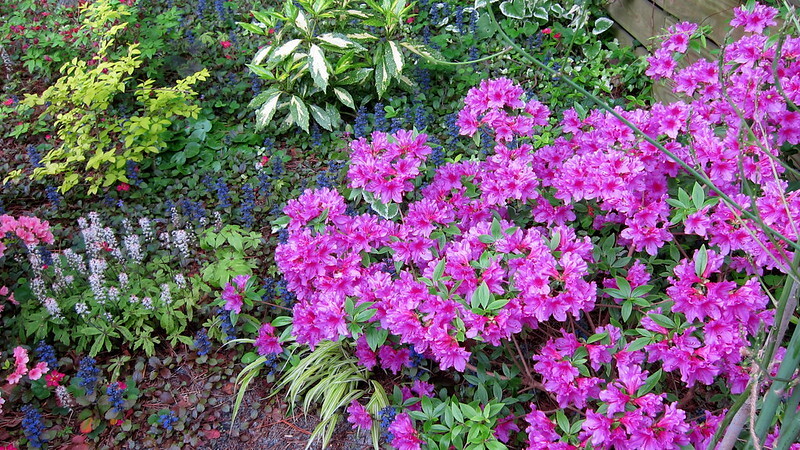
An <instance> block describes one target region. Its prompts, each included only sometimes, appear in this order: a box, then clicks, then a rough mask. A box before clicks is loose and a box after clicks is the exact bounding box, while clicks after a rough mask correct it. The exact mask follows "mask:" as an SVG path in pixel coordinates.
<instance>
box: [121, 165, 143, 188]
mask: <svg viewBox="0 0 800 450" xmlns="http://www.w3.org/2000/svg"><path fill="white" fill-rule="evenodd" d="M125 177H126V178H128V184H132V185H134V186H139V185H141V184H142V179H141V178H139V164H137V163H136V161H134V160H132V159H129V160H127V161H126V162H125Z"/></svg>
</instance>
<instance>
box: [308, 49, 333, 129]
mask: <svg viewBox="0 0 800 450" xmlns="http://www.w3.org/2000/svg"><path fill="white" fill-rule="evenodd" d="M308 67H309V71H310V72H311V78H313V79H314V85H316V86H317V87H318V88H320V89H321V90H322V91H323V92H324V91H326V90H327V89H328V77H329V73H328V62H327V61H326V60H325V53H323V51H322V49H321V48H319V46H318V45H316V44H311V49H310V50H309V51H308ZM320 125H322V124H320Z"/></svg>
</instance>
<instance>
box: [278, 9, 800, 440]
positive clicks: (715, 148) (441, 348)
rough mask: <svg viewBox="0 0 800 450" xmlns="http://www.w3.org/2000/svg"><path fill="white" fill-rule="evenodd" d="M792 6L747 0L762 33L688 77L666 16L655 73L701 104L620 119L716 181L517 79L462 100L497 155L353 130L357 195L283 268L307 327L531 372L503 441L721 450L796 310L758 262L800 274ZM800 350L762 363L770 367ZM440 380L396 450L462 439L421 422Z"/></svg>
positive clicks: (384, 360)
mask: <svg viewBox="0 0 800 450" xmlns="http://www.w3.org/2000/svg"><path fill="white" fill-rule="evenodd" d="M776 12H777V11H775V10H773V9H771V8H767V7H764V6H761V5H757V6H756V7H755V8H753V9H750V10H747V9H745V8H738V9H737V10H736V17H735V20H734V22H733V23H732V25H734V26H738V27H741V28H742V31H743V32H744V36H743V37H742V38H741V39H739V40H738V41H736V42H734V43H732V44H730V45H728V46H726V47H725V48H724V50H723V51H722V53H721V58H722V61H721V64H717V63H716V62H708V61H705V60H700V61H698V62H695V63H693V64H690V65H688V66H686V67H683V68H679V67H678V63H677V61H678V60H679V59H680V57H681V55H682V54H684V53H686V52H687V51H688V49H689V44H690V41H691V40H692V39H693V38H696V37H697V26H696V25H694V24H688V23H681V24H676V25H674V26H672V27H670V28H669V30H668V36H667V37H666V39H665V41H664V42H663V44H662V47H661V49H660V50H658V51H656V52H655V54H654V56H653V57H651V59H650V63H651V66H650V69H649V72H648V73H649V75H651V76H653V77H654V78H656V79H658V78H666V79H668V80H669V81H670V83H674V90H675V92H676V93H679V94H682V95H683V99H684V100H682V101H677V102H675V103H672V104H668V105H662V104H656V105H654V106H653V107H651V108H648V109H634V110H623V109H617V110H616V112H617V114H618V115H620V116H621V117H622V118H624V119H625V120H626V121H628V122H630V123H631V124H633V125H635V127H636V128H638V129H639V130H642V131H643V132H644V133H645V134H646V135H647V136H648V137H649V138H651V139H655V140H656V141H658V142H659V143H660V144H661V145H662V146H663V147H664V148H665V149H667V150H668V151H669V152H670V153H671V155H674V156H675V157H677V158H678V159H679V160H680V161H682V162H683V163H685V164H687V165H688V166H689V167H691V168H693V169H694V170H695V171H696V172H698V173H699V174H701V175H702V176H703V177H704V178H705V179H706V180H707V181H710V183H711V184H713V186H714V189H711V188H709V186H708V185H707V183H705V184H704V183H698V182H697V180H696V178H695V177H692V176H690V174H689V173H687V171H686V170H684V169H683V168H682V167H681V165H680V164H679V163H678V162H677V161H675V160H674V159H672V158H671V157H670V156H669V155H667V154H666V153H665V152H663V151H662V149H659V148H658V147H657V146H655V145H653V144H652V142H649V141H648V140H646V139H645V138H643V137H642V136H641V135H640V134H637V133H635V132H634V131H633V130H632V129H631V127H629V126H628V125H627V124H626V123H624V122H623V121H622V120H620V119H619V118H618V117H615V115H613V114H611V113H610V112H608V111H603V110H600V109H596V110H590V111H583V110H576V109H570V110H567V111H565V112H564V113H563V115H562V116H560V117H553V116H552V114H551V112H550V111H549V110H548V108H547V106H545V105H543V104H542V103H540V102H538V101H537V100H535V99H534V98H533V97H532V96H531V95H530V94H527V93H526V92H525V91H524V90H523V88H522V87H521V86H520V85H518V84H517V83H515V82H514V81H513V80H509V79H505V78H499V79H492V80H484V81H483V82H482V83H481V84H480V86H478V87H475V88H473V89H471V90H470V91H469V92H468V94H467V96H466V99H465V104H464V108H463V109H462V110H461V111H460V113H459V114H458V121H457V124H458V126H459V127H460V131H461V134H463V135H466V136H473V135H474V134H475V133H478V132H479V131H480V130H484V131H486V132H488V133H490V135H491V136H492V137H493V138H494V141H495V144H494V147H493V149H492V151H490V152H489V154H488V155H487V156H486V157H485V158H478V157H471V158H464V159H459V158H457V159H455V160H450V162H448V163H446V164H443V165H441V166H439V167H436V166H434V165H433V163H432V162H430V161H429V160H427V157H428V155H429V154H431V151H432V144H429V143H428V140H427V136H426V135H425V134H417V133H414V132H410V131H397V132H395V133H393V134H386V133H382V132H374V133H373V134H372V135H371V136H370V137H369V138H360V139H358V140H356V141H354V142H352V143H351V145H350V148H351V161H350V166H349V171H348V180H349V189H348V190H347V192H344V193H340V192H337V191H335V190H331V189H328V188H324V189H317V190H307V191H305V193H304V194H303V195H302V196H301V197H300V198H298V199H296V200H292V201H290V202H289V204H288V205H287V206H286V208H285V210H284V212H285V214H286V215H287V216H288V219H287V220H286V221H285V222H284V224H285V226H286V230H288V238H287V240H286V241H285V243H283V244H282V245H280V246H279V247H278V249H277V251H276V256H275V259H276V263H277V265H278V267H279V268H280V270H281V271H282V272H283V273H284V275H285V277H286V280H287V283H288V288H289V290H291V291H292V292H293V293H294V294H295V295H296V296H297V303H296V304H295V306H294V309H293V325H292V326H293V335H294V337H295V338H296V340H297V342H298V343H301V344H308V345H309V346H311V347H312V348H313V347H314V346H315V345H317V344H318V343H319V342H321V341H323V340H333V341H337V340H346V341H348V342H349V343H351V347H352V349H353V352H354V354H355V355H356V357H357V358H358V359H359V361H360V363H361V364H362V365H364V366H365V367H366V368H368V369H371V370H374V371H377V370H378V368H381V369H383V370H386V371H389V372H391V373H395V374H396V373H400V372H401V371H404V370H407V368H408V369H410V368H412V367H416V365H418V364H419V360H420V359H427V360H429V362H430V363H429V365H428V367H429V368H430V370H431V371H432V373H434V374H435V373H437V372H440V371H447V370H450V369H453V370H454V371H455V372H456V374H455V375H452V374H453V372H450V374H449V376H455V379H457V380H461V379H463V378H460V377H462V376H463V377H467V376H469V375H470V374H475V373H476V372H480V373H482V374H486V373H493V374H495V375H497V376H498V377H499V378H502V379H505V380H506V381H508V380H507V377H503V376H501V375H499V373H501V368H502V367H503V365H504V364H508V365H514V366H516V367H517V368H519V369H520V371H521V372H522V373H520V374H519V378H520V379H521V380H522V383H523V388H522V390H521V391H520V392H524V391H526V390H528V391H530V390H531V389H533V390H534V391H535V392H537V394H536V395H534V396H529V397H528V398H532V401H531V402H526V403H525V404H524V405H520V404H519V403H515V402H517V401H518V399H512V400H509V401H507V402H505V404H504V405H502V404H501V406H502V409H501V410H498V411H496V412H493V414H496V415H497V417H501V416H502V417H504V419H502V420H497V421H494V422H492V424H493V425H494V432H493V436H494V437H493V438H492V439H495V440H499V441H501V442H509V443H510V444H509V445H516V444H514V443H515V442H517V441H516V439H524V440H525V442H527V444H528V445H529V446H530V448H595V449H605V448H616V449H626V448H630V449H642V448H647V449H656V448H680V447H685V446H689V445H692V446H694V448H706V447H707V446H708V445H709V442H710V441H711V439H712V436H713V434H714V433H715V432H716V431H717V428H718V426H719V423H720V421H721V420H722V418H723V417H724V415H725V413H726V408H728V407H729V406H730V405H731V399H732V398H733V396H734V395H736V394H740V393H742V392H745V389H746V388H747V386H748V383H749V382H750V381H751V377H752V376H754V375H753V374H754V373H755V372H757V371H758V370H756V369H758V367H759V366H758V365H757V364H756V360H755V359H754V357H753V355H754V353H755V352H756V351H757V348H756V347H754V345H753V344H754V343H755V342H756V338H760V339H762V340H763V336H764V334H765V333H767V332H769V331H770V330H771V327H773V325H778V324H779V323H780V322H781V321H780V319H781V318H780V317H775V309H774V304H775V303H777V301H776V300H775V299H774V298H773V296H774V294H776V291H777V289H774V288H773V287H774V285H769V286H768V285H767V284H765V283H764V279H763V278H762V277H763V276H764V275H773V276H774V275H780V276H781V277H782V276H783V274H790V273H792V271H793V269H792V268H791V265H792V259H793V252H794V247H793V245H792V242H796V241H797V239H798V231H797V230H798V228H797V224H798V221H800V193H798V191H793V190H790V189H788V186H789V185H788V181H787V179H788V178H787V177H786V176H785V175H786V174H787V170H790V169H787V166H786V165H785V164H784V163H782V162H781V157H782V151H781V150H782V148H784V147H787V146H792V145H796V144H798V143H800V113H798V112H797V111H796V107H795V103H796V102H798V100H800V83H798V81H797V80H799V79H800V61H798V57H800V39H798V38H795V37H785V38H782V39H780V40H775V39H769V36H768V35H767V34H765V27H766V26H772V25H775V20H774V18H775V15H776ZM534 90H535V88H534ZM553 124H556V125H555V128H554V129H553V130H554V131H555V132H556V137H555V139H554V140H552V142H551V143H550V144H548V145H535V144H534V142H538V141H536V140H534V139H533V137H534V136H536V135H537V134H538V133H540V132H541V131H542V130H543V129H544V127H548V128H550V127H552V126H553ZM720 194H724V195H720ZM740 209H744V210H745V212H742V211H741V210H740ZM753 218H755V219H756V220H754V219H753ZM781 236H782V237H784V238H788V240H789V241H791V242H787V241H786V240H784V239H782V238H781ZM792 329H793V327H790V331H791V330H792ZM784 353H785V348H778V349H777V350H776V351H775V358H774V360H773V361H772V364H771V365H769V367H761V368H760V369H759V370H761V371H766V372H772V375H773V376H774V374H775V373H776V371H777V368H778V366H779V364H780V362H781V360H782V357H783V355H784ZM489 355H491V357H489ZM414 373H415V374H416V376H419V375H420V374H421V373H422V374H423V375H422V376H423V377H428V376H429V375H430V374H428V373H427V372H425V371H423V372H419V371H415V372H414ZM459 373H463V375H462V374H459ZM760 377H761V381H762V383H761V385H760V387H761V388H766V386H768V385H769V376H768V375H766V374H761V375H760ZM423 379H427V378H423ZM409 383H410V381H409ZM473 384H474V383H473ZM756 389H758V387H757V388H756ZM518 390H519V389H518ZM505 394H508V396H509V397H511V394H509V393H504V395H505ZM717 394H720V395H721V396H720V395H717ZM433 395H434V392H433V389H430V390H429V392H423V393H416V392H411V391H408V392H407V395H404V400H407V401H406V402H405V403H404V405H405V407H406V409H407V411H404V412H403V413H402V414H398V415H397V416H396V417H397V418H396V419H395V421H402V423H401V422H397V423H396V424H395V425H394V429H395V431H392V432H393V433H394V439H395V440H394V441H392V442H394V445H395V446H396V447H398V448H419V446H420V443H421V442H422V441H424V440H428V442H429V445H432V446H434V447H435V446H436V445H438V444H437V443H436V440H440V442H441V439H442V436H443V435H446V434H445V431H443V430H440V429H436V428H432V427H426V429H422V428H417V430H416V431H415V430H414V429H413V423H414V422H413V420H412V419H414V420H416V421H417V422H422V421H424V420H425V417H428V416H429V415H426V413H424V412H421V411H417V410H418V409H419V407H418V406H419V405H418V403H415V401H413V400H408V399H409V398H416V399H417V400H420V399H421V398H423V397H430V396H433ZM712 395H717V397H715V399H713V400H712V399H711V398H710V397H711V396H712ZM706 397H707V398H706ZM476 398H478V397H476ZM519 398H522V396H520V397H519ZM697 398H700V400H698V399H697ZM468 400H469V399H464V401H465V402H466V401H468ZM497 400H498V401H500V400H502V399H501V398H498V399H497ZM420 401H421V400H420ZM422 403H424V402H422ZM398 406H400V405H398ZM521 406H524V413H520V411H521ZM481 407H486V408H489V406H487V405H486V404H485V402H481ZM351 409H353V410H354V411H357V412H358V415H357V417H356V418H353V419H352V420H351V422H353V423H354V424H356V425H358V424H363V423H365V419H364V415H365V414H367V412H366V411H364V410H363V408H359V407H358V406H352V408H351ZM492 410H493V411H494V408H492ZM509 415H510V416H509ZM487 417H488V416H487ZM377 419H378V418H377V417H373V420H377ZM364 426H365V427H367V428H368V427H369V421H366V425H364ZM398 430H399V431H398ZM519 430H521V431H520V432H519V433H515V431H519ZM775 430H776V431H777V428H776V429H775ZM437 433H438V434H437ZM523 433H524V434H523ZM517 434H520V435H521V436H520V437H517ZM444 439H447V440H448V441H447V442H449V439H450V437H447V438H444ZM774 440H775V437H774V435H773V436H771V437H768V438H767V441H766V443H764V442H762V443H761V444H765V445H767V446H768V447H770V446H772V445H773V442H774ZM454 442H455V441H454ZM490 448H492V447H490ZM494 448H503V445H500V447H494ZM770 448H771V447H770Z"/></svg>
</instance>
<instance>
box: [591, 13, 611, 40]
mask: <svg viewBox="0 0 800 450" xmlns="http://www.w3.org/2000/svg"><path fill="white" fill-rule="evenodd" d="M612 25H614V21H613V20H611V19H609V18H608V17H599V18H598V19H597V20H595V21H594V29H593V30H592V34H593V35H595V36H597V35H598V34H602V33H603V32H605V31H606V30H608V29H609V28H611V26H612Z"/></svg>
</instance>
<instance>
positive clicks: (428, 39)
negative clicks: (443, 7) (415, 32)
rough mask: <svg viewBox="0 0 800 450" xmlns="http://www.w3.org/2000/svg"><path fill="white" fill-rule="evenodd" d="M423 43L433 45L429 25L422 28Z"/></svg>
mask: <svg viewBox="0 0 800 450" xmlns="http://www.w3.org/2000/svg"><path fill="white" fill-rule="evenodd" d="M422 43H423V44H425V45H431V29H430V28H428V26H427V25H425V26H424V27H422Z"/></svg>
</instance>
